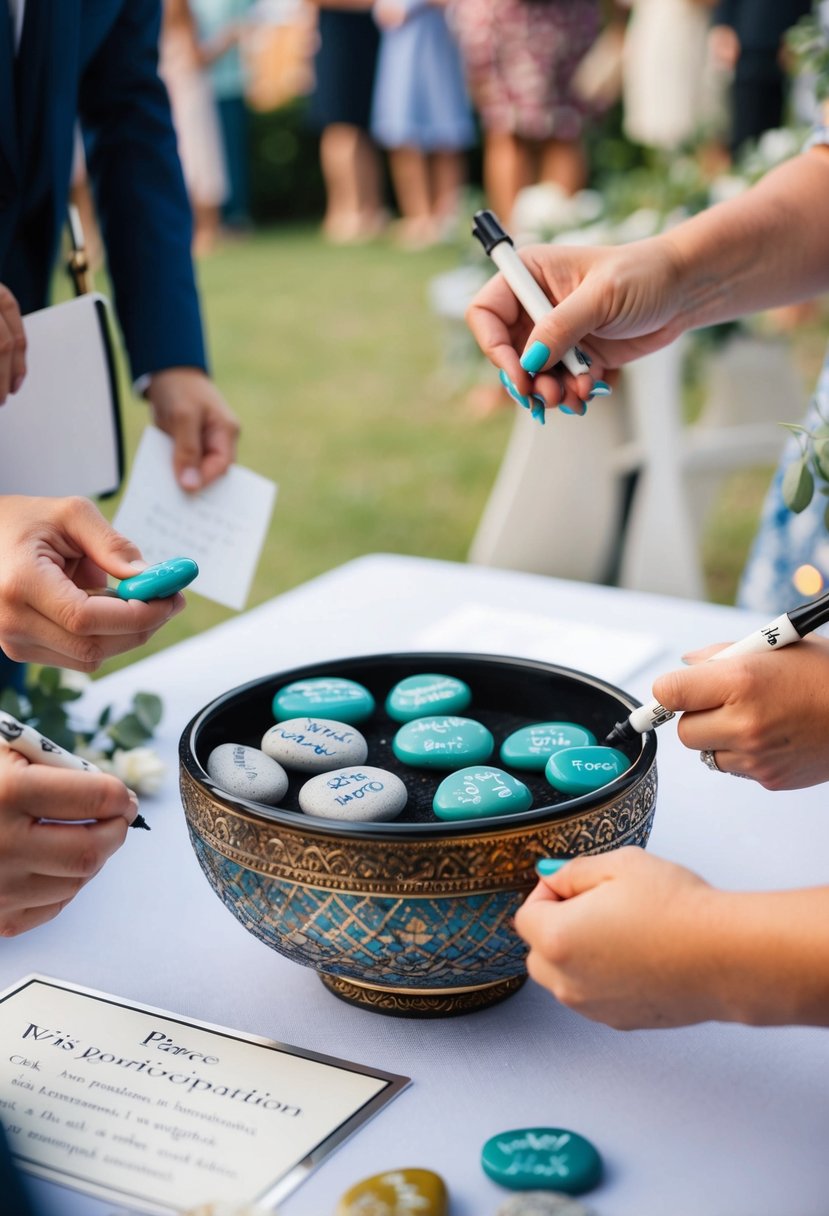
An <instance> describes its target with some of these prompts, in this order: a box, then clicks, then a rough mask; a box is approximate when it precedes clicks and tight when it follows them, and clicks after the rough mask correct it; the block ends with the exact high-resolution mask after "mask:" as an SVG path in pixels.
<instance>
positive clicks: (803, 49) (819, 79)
mask: <svg viewBox="0 0 829 1216" xmlns="http://www.w3.org/2000/svg"><path fill="white" fill-rule="evenodd" d="M786 45H787V46H788V49H789V51H790V52H791V54H792V56H793V58H794V71H795V74H798V75H799V74H801V73H806V74H808V75H809V76H811V77H812V78H813V80H814V89H815V96H816V97H817V99H818V101H825V100H826V99H827V98H829V31H827V29H826V28H825V27H824V26H823V24H822V22H821V20H820V16H819V12H818V11H817V10H816V11H815V12H813V13H810V14H809V15H808V16H806V17H801V18H800V20H799V21H798V22H797V24H796V25H794V26H792V28H791V29H790V30H789V31H788V33H787V35H786Z"/></svg>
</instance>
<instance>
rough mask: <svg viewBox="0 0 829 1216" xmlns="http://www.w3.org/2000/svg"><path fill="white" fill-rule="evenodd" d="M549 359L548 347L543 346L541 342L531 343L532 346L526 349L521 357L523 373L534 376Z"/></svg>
mask: <svg viewBox="0 0 829 1216" xmlns="http://www.w3.org/2000/svg"><path fill="white" fill-rule="evenodd" d="M549 358H550V348H549V346H545V344H544V343H543V342H533V344H532V346H530V347H528V348H527V349H526V350H525V351H524V353H523V355H522V356H521V366H522V367H523V369H524V371H525V372H529V373H530V375H531V376H534V375H535V373H536V372H540V371H541V369H542V367H543V366H544V365H545V363H546V362H547V361H548V359H549Z"/></svg>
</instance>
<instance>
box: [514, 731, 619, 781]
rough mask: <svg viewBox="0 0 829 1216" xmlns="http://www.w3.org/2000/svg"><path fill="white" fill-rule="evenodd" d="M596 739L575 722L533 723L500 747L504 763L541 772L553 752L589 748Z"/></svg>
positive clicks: (517, 732)
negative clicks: (564, 749) (570, 748)
mask: <svg viewBox="0 0 829 1216" xmlns="http://www.w3.org/2000/svg"><path fill="white" fill-rule="evenodd" d="M595 742H596V736H595V735H594V734H593V732H592V731H591V730H588V729H587V728H586V727H585V726H577V725H576V723H575V722H533V723H532V725H530V726H522V727H521V729H520V730H516V731H513V733H512V734H511V735H509V737H508V738H506V739H505V740H504V742H503V743H502V744H501V763H502V764H508V765H509V767H510V768H518V769H526V770H528V771H530V772H538V773H542V772H543V771H544V766H545V764H546V763H547V761H548V760H549V759H550V756H552V754H553V752H557V751H561V749H562V748H564V747H590V746H592V745H594V744H595Z"/></svg>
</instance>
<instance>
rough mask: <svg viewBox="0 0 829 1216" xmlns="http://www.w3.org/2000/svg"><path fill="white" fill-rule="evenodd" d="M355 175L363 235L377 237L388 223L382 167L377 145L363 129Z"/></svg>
mask: <svg viewBox="0 0 829 1216" xmlns="http://www.w3.org/2000/svg"><path fill="white" fill-rule="evenodd" d="M355 173H356V180H357V197H358V200H359V201H358V207H359V212H360V230H361V235H363V236H376V235H377V233H378V232H379V231H380V229H381V228H382V227H383V225H384V224H385V222H386V213H385V209H384V207H383V174H382V166H381V163H380V153H379V151H378V149H377V145H376V144H375V142H374V140H373V139H372V138H371V136H370V135H369V133H368V131H363V130H362V129H361V130H359V132H358V139H357V150H356V170H355Z"/></svg>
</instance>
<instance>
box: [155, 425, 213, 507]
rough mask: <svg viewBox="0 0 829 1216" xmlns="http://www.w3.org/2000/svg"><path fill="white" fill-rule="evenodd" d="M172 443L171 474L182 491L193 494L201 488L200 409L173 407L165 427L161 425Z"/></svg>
mask: <svg viewBox="0 0 829 1216" xmlns="http://www.w3.org/2000/svg"><path fill="white" fill-rule="evenodd" d="M162 430H166V431H167V433H168V434H169V436H170V438H171V439H172V441H173V472H174V473H175V477H176V481H177V482H178V484H179V485H180V486H181V488H182V490H186V491H187V493H193V492H194V491H195V490H200V489H201V488H202V485H203V484H204V483H203V477H202V471H201V464H202V413H201V410H200V409H190V408H188V409H185V408H182V407H180V406H177V405H176V406H174V407H173V409H172V410H171V412H170V415H169V421H168V424H167V425H163V424H162Z"/></svg>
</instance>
